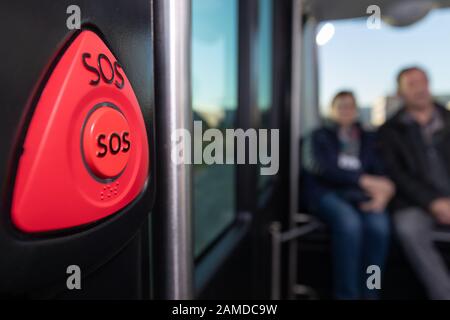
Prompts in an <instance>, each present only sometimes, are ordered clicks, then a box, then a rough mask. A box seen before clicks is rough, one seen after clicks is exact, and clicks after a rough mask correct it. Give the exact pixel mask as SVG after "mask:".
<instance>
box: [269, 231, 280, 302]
mask: <svg viewBox="0 0 450 320" xmlns="http://www.w3.org/2000/svg"><path fill="white" fill-rule="evenodd" d="M270 234H271V236H272V294H271V296H272V300H280V298H281V266H280V265H281V224H280V223H279V222H273V223H272V224H271V225H270Z"/></svg>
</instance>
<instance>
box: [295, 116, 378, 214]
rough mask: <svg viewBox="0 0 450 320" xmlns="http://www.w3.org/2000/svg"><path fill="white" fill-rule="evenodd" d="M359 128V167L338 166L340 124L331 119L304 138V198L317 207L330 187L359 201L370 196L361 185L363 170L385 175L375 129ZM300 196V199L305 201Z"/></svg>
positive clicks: (307, 202) (308, 204)
mask: <svg viewBox="0 0 450 320" xmlns="http://www.w3.org/2000/svg"><path fill="white" fill-rule="evenodd" d="M356 125H357V127H358V129H359V130H360V139H361V140H360V150H359V153H360V154H359V160H360V162H361V167H360V169H357V170H347V169H341V168H340V167H339V166H338V155H339V148H340V144H339V138H338V132H337V129H338V127H337V125H336V124H335V123H333V122H331V121H328V122H326V124H325V125H324V126H323V127H322V128H319V129H317V130H315V131H314V132H312V133H311V134H310V135H309V136H308V137H307V138H306V139H305V141H304V142H303V146H302V170H301V174H303V176H301V184H302V185H301V186H300V189H301V190H302V194H301V195H300V196H301V198H302V200H303V201H304V202H306V205H307V206H308V207H309V208H310V209H312V210H314V208H315V207H317V201H318V199H320V197H321V196H323V195H324V194H325V193H328V192H330V191H334V192H338V193H341V194H342V195H343V196H344V197H346V198H348V200H349V201H350V202H355V203H360V202H363V201H366V200H368V199H369V198H368V197H367V196H366V194H365V193H364V192H363V190H362V189H361V188H360V187H359V184H358V182H359V178H360V176H361V175H362V174H363V173H368V174H373V175H384V168H383V165H382V162H381V159H380V157H379V153H378V150H377V149H378V147H377V143H376V133H374V132H369V131H366V130H364V129H363V128H362V127H361V125H360V124H359V123H358V124H356ZM302 200H301V201H302Z"/></svg>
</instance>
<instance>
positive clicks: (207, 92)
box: [192, 0, 238, 257]
mask: <svg viewBox="0 0 450 320" xmlns="http://www.w3.org/2000/svg"><path fill="white" fill-rule="evenodd" d="M237 27H238V9H237V1H236V0H215V1H211V0H194V1H193V2H192V86H193V92H192V94H193V97H192V98H193V103H192V106H193V113H194V121H195V122H196V123H197V124H198V123H201V124H202V127H203V131H205V130H206V129H210V128H216V129H219V130H221V131H222V132H224V131H225V129H230V128H233V127H234V126H235V114H236V109H237V77H238V75H237V64H238V54H237V50H238V33H237ZM194 143H195V142H194ZM235 169H236V168H235V166H234V165H221V164H215V165H206V164H195V165H194V173H193V183H194V230H195V234H194V239H195V240H194V251H195V256H196V257H197V256H199V255H200V254H201V253H202V252H203V251H204V250H205V249H206V248H207V246H208V245H209V244H211V243H212V242H213V241H214V240H215V239H216V238H217V237H218V236H219V235H220V234H221V233H222V232H223V231H224V230H225V229H226V228H227V227H228V226H229V225H230V224H231V223H232V222H233V221H234V218H235V211H236V210H235V203H236V201H235V190H236V189H235V184H236V179H235V174H236V171H235Z"/></svg>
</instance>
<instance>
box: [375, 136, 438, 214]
mask: <svg viewBox="0 0 450 320" xmlns="http://www.w3.org/2000/svg"><path fill="white" fill-rule="evenodd" d="M400 143H401V142H400V141H399V140H398V138H397V137H396V136H395V132H393V131H392V130H390V129H388V128H382V129H381V130H380V132H379V146H380V150H381V153H382V156H383V161H384V166H385V168H386V170H387V173H388V174H389V176H390V177H391V179H392V180H393V181H394V183H395V184H396V187H397V192H398V193H400V194H403V195H404V196H406V197H407V198H408V199H409V200H410V201H411V202H412V203H414V204H416V205H418V206H420V207H422V208H424V209H425V210H429V209H430V205H431V203H432V202H433V201H434V200H436V199H438V198H440V197H441V195H440V194H439V193H437V192H435V191H434V190H433V188H431V187H430V186H429V185H427V184H426V183H423V182H421V181H418V180H417V179H416V178H414V177H412V176H411V175H410V174H408V172H406V171H405V170H404V168H403V166H402V165H401V159H400V155H399V153H398V150H400V145H399V144H400ZM411 156H412V155H411Z"/></svg>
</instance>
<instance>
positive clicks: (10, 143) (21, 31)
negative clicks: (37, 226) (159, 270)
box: [0, 0, 155, 297]
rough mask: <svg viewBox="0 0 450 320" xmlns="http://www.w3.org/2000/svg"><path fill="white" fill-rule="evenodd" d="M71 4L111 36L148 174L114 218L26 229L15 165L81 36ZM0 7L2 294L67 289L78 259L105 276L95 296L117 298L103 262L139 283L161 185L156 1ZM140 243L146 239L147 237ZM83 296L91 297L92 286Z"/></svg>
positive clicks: (20, 0) (86, 22)
mask: <svg viewBox="0 0 450 320" xmlns="http://www.w3.org/2000/svg"><path fill="white" fill-rule="evenodd" d="M69 5H78V6H79V7H80V8H81V17H82V24H83V28H90V29H92V30H94V31H96V32H97V33H98V34H99V35H100V36H101V37H102V38H103V39H104V40H105V42H106V43H107V45H108V47H109V48H110V50H111V51H112V52H113V54H114V55H115V56H116V57H117V59H118V60H119V61H120V63H121V65H122V66H123V69H124V70H125V73H126V75H127V77H128V78H129V80H130V82H131V83H132V86H133V89H134V92H135V94H136V96H137V99H138V101H139V104H140V106H141V108H142V113H143V115H144V119H145V123H146V128H147V132H148V135H149V142H150V155H151V159H150V168H151V169H150V170H151V172H150V178H149V181H148V184H147V186H146V188H145V190H144V191H143V193H142V194H141V195H140V197H139V198H138V199H136V200H135V201H134V202H133V203H132V204H130V205H129V206H128V207H127V208H126V209H124V210H123V211H122V212H119V213H117V214H116V215H114V216H113V217H111V218H108V219H106V220H104V221H101V222H99V223H97V224H95V225H91V226H88V227H85V228H83V229H78V230H72V231H69V232H67V233H65V234H53V235H50V234H49V235H42V236H39V237H38V236H32V235H25V234H22V233H20V232H19V231H18V230H16V229H15V228H14V226H13V225H12V223H11V219H10V205H11V195H12V189H13V185H14V177H15V173H16V166H17V163H18V159H19V156H20V150H21V146H22V143H23V139H24V135H25V134H26V130H27V126H28V123H29V121H30V119H31V117H32V113H33V108H34V106H35V104H36V101H37V100H38V98H39V94H40V90H41V89H42V86H43V84H45V80H46V78H47V77H48V75H49V73H50V72H51V69H52V67H53V66H54V64H55V62H56V61H57V59H58V56H59V55H60V54H61V53H62V52H63V51H64V49H65V47H66V46H67V44H68V43H69V42H70V39H72V38H73V37H74V35H75V34H76V32H74V31H71V30H68V29H67V27H66V19H67V18H68V16H69V15H68V14H67V13H66V9H67V7H68V6H69ZM0 12H1V13H2V16H1V19H0V29H1V30H2V31H1V33H2V41H3V44H2V46H0V59H1V61H2V73H1V75H0V84H1V85H0V105H1V111H2V114H1V117H0V155H1V156H0V182H1V189H0V193H1V198H0V199H1V200H0V205H1V209H0V210H1V211H0V252H1V263H0V295H7V296H33V297H40V296H49V295H50V296H52V293H56V292H59V291H61V290H63V289H64V288H65V281H66V277H67V275H66V268H67V266H68V265H71V264H77V265H79V266H80V267H81V269H82V270H83V275H85V276H87V277H88V278H89V275H90V274H92V277H91V278H90V280H89V281H94V280H92V279H95V278H98V279H100V280H99V281H98V283H99V284H100V285H99V287H97V289H96V290H95V292H93V294H92V296H94V297H100V296H101V295H102V292H103V293H104V294H105V295H107V297H112V296H114V295H115V292H114V291H113V292H111V290H109V289H110V287H108V285H104V286H103V285H101V283H105V284H106V283H108V281H107V280H105V278H104V276H99V274H100V273H101V272H102V270H103V266H104V264H105V263H107V262H108V261H111V263H113V265H117V267H111V266H107V267H105V268H104V269H105V270H106V271H105V272H106V273H105V274H107V275H109V276H107V278H109V277H111V278H116V279H117V278H118V277H123V279H128V280H129V281H135V282H137V281H141V280H142V279H141V278H140V277H141V276H142V275H141V272H138V270H140V269H139V268H138V267H137V264H139V263H140V262H141V261H142V256H141V252H143V251H144V252H145V250H147V249H145V248H143V247H142V246H141V245H137V242H136V241H137V240H135V241H132V239H133V237H135V236H136V235H137V234H138V232H139V230H140V229H141V228H142V225H143V222H144V221H145V218H146V216H147V215H148V213H149V212H150V210H151V206H152V203H153V194H154V183H155V173H154V172H153V164H154V161H153V155H154V143H153V141H154V140H153V123H152V119H153V83H152V70H153V69H152V68H153V67H152V61H153V56H152V31H151V1H147V0H135V1H120V0H103V1H98V0H96V1H88V0H85V1H74V0H68V1H64V0H59V1H51V0H44V1H33V0H28V1H26V0H17V1H3V2H2V3H1V4H0ZM43 192H45V191H43ZM144 226H145V228H146V227H147V226H146V225H144ZM144 234H146V233H145V232H144ZM136 239H141V238H140V237H138V238H136ZM138 242H139V243H145V241H143V240H142V239H141V240H139V241H138ZM128 243H129V245H128V246H127V244H128ZM124 248H126V249H125V251H123V252H122V253H121V255H120V256H119V257H116V258H115V256H116V255H117V254H118V253H119V252H120V251H121V250H122V249H124ZM121 257H122V258H121ZM124 259H125V260H128V261H130V263H131V265H130V266H129V268H125V269H123V268H122V266H123V265H124ZM94 271H95V273H93V272H94ZM127 272H129V274H128V275H127V274H126V273H127ZM114 273H116V275H115V274H114ZM131 275H132V276H131ZM127 277H128V278H127ZM102 288H103V289H102ZM134 288H135V289H136V290H141V289H142V288H140V287H137V286H135V287H134ZM102 290H103V291H102ZM117 294H118V297H122V294H121V293H120V292H117ZM134 296H137V295H136V293H135V294H134ZM83 297H89V290H88V291H87V292H85V293H84V296H83Z"/></svg>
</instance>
